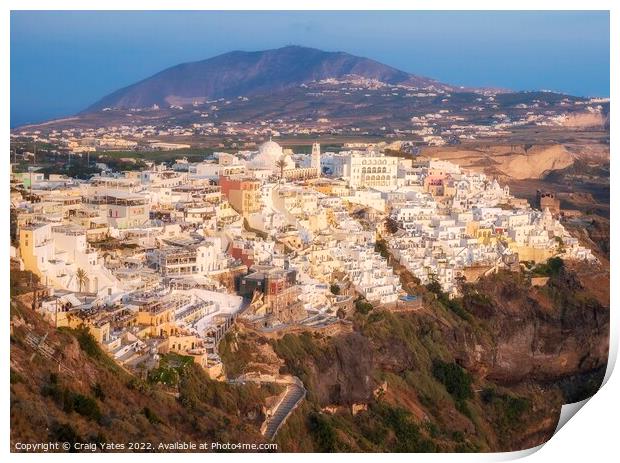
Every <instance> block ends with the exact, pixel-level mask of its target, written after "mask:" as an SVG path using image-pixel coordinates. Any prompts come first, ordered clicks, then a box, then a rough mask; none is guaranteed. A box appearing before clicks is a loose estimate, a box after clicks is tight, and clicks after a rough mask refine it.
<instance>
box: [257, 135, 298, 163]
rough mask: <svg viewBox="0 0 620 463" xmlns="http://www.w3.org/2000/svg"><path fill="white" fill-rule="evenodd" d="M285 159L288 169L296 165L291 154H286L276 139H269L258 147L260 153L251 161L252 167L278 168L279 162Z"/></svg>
mask: <svg viewBox="0 0 620 463" xmlns="http://www.w3.org/2000/svg"><path fill="white" fill-rule="evenodd" d="M281 159H283V160H284V161H285V162H286V167H285V168H286V169H291V168H293V167H295V163H294V162H293V161H292V160H291V158H290V156H287V155H285V154H284V151H283V150H282V147H281V146H280V145H279V144H278V143H276V142H275V141H272V140H269V141H266V142H265V143H263V144H262V145H260V146H259V147H258V153H256V155H255V156H254V157H253V158H252V160H251V161H250V167H252V168H254V169H268V170H277V169H278V167H277V163H278V161H280V160H281Z"/></svg>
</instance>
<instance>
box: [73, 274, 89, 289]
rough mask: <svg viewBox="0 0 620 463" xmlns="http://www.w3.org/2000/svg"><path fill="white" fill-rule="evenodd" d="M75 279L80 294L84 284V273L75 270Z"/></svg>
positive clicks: (85, 277)
mask: <svg viewBox="0 0 620 463" xmlns="http://www.w3.org/2000/svg"><path fill="white" fill-rule="evenodd" d="M75 277H76V278H77V281H78V284H79V285H80V293H81V292H82V286H84V283H86V279H87V276H86V272H85V271H84V270H83V269H81V268H79V269H77V272H75Z"/></svg>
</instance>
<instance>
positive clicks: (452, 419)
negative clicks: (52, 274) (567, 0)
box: [11, 265, 609, 452]
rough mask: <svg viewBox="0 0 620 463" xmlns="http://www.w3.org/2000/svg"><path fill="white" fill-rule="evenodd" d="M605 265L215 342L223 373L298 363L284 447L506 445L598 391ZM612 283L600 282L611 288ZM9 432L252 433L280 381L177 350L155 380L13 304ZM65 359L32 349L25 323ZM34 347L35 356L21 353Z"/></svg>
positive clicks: (534, 438)
mask: <svg viewBox="0 0 620 463" xmlns="http://www.w3.org/2000/svg"><path fill="white" fill-rule="evenodd" d="M606 279H608V274H607V273H606V271H605V270H602V269H600V268H585V267H582V266H575V267H573V268H568V267H567V266H565V265H562V266H560V267H558V268H554V269H551V270H550V272H549V280H548V281H547V282H546V284H545V285H543V286H531V285H530V282H529V281H528V279H527V278H525V277H524V276H522V275H521V274H518V273H499V274H497V275H491V276H489V277H486V278H484V279H483V280H481V281H480V282H479V283H476V284H473V285H467V286H465V287H464V296H463V297H462V298H460V299H453V300H450V299H448V298H446V297H445V295H443V294H442V293H441V292H440V291H438V290H437V288H434V287H429V288H428V289H424V288H418V289H419V291H420V294H421V295H422V296H423V297H424V300H425V304H424V306H423V308H422V309H419V310H418V311H415V312H400V313H394V312H390V311H384V310H379V309H373V310H372V311H370V313H368V314H359V313H356V314H354V315H353V317H352V322H353V323H354V330H353V332H349V333H344V334H340V335H336V336H332V337H327V336H324V335H321V334H317V333H314V334H311V333H303V334H287V335H285V336H283V337H282V338H280V339H268V338H265V337H263V336H261V335H260V334H258V333H256V332H253V331H250V330H249V329H247V328H244V327H243V326H242V325H239V326H237V328H236V329H235V330H233V331H231V332H230V333H229V334H228V335H227V336H226V337H225V339H224V340H223V342H222V344H221V345H220V353H221V355H222V358H223V359H224V362H225V365H226V370H227V372H228V373H229V375H230V376H237V375H239V374H241V373H245V372H256V371H261V372H265V373H272V374H275V373H278V372H280V373H287V374H294V375H296V376H298V377H299V378H300V379H301V380H302V381H303V382H304V384H305V387H306V389H307V390H308V395H307V398H306V400H305V401H304V402H303V403H302V405H301V406H300V407H299V408H298V409H296V410H295V412H294V413H293V414H292V415H291V417H290V418H289V419H288V420H287V421H286V423H285V424H284V426H283V427H282V428H281V430H280V431H279V433H278V435H277V436H276V442H277V443H278V444H279V449H280V450H281V451H381V452H383V451H415V452H423V451H508V450H517V449H524V448H529V447H532V446H535V445H538V444H540V443H542V442H544V441H545V440H547V439H548V438H549V437H550V436H551V435H552V433H553V431H554V429H555V426H556V424H557V420H558V418H559V413H560V408H561V406H562V404H564V403H567V402H575V401H578V400H582V399H584V398H586V397H588V396H589V395H591V394H593V393H595V392H596V390H597V389H598V387H599V385H600V382H601V380H602V377H603V375H604V371H605V366H606V362H607V350H608V333H609V293H608V285H607V287H605V285H602V284H600V283H601V282H603V281H605V280H606ZM605 288H607V291H605ZM11 315H12V320H13V322H14V325H13V331H12V336H11V440H12V441H13V442H16V441H21V442H29V441H33V442H34V441H39V440H40V438H41V432H42V431H41V430H45V431H44V432H45V433H47V436H46V438H49V439H51V440H67V441H74V442H113V441H118V442H121V441H127V440H131V439H133V440H137V441H141V442H144V441H150V442H153V443H159V442H171V441H174V440H179V439H180V440H188V441H189V440H193V441H204V440H207V441H212V440H218V441H231V442H260V441H261V440H262V437H261V436H260V434H259V432H258V430H259V428H260V424H261V422H262V420H263V418H264V415H263V406H264V405H265V403H267V402H268V400H269V397H273V396H276V395H277V394H278V393H279V392H281V391H276V390H272V389H271V388H269V387H265V386H263V387H258V386H254V385H247V386H239V385H229V384H226V383H219V382H214V381H210V380H209V379H208V378H207V377H206V376H205V375H204V373H203V372H202V370H201V369H200V368H199V367H197V366H194V365H191V364H184V363H183V359H178V358H176V359H175V358H172V359H166V362H164V364H163V365H162V366H161V367H160V368H161V371H159V372H158V375H157V377H162V378H168V379H166V382H167V383H169V384H168V385H166V386H164V385H161V384H158V381H153V380H152V379H153V376H151V377H148V378H144V379H139V378H136V377H133V376H131V375H129V374H128V373H126V372H125V371H123V370H122V369H120V368H119V367H118V366H116V365H115V364H114V362H113V361H112V360H111V359H109V358H108V357H107V356H106V355H105V354H104V353H103V352H102V351H101V350H100V349H99V347H98V346H97V345H96V344H95V343H94V341H93V340H92V338H91V337H90V336H88V335H86V334H85V332H82V331H79V330H78V331H65V330H51V329H50V328H49V326H48V325H46V324H45V323H44V322H43V321H42V320H40V319H39V318H38V316H36V315H35V314H34V313H33V312H32V311H31V310H30V309H29V308H27V307H25V306H23V305H21V304H19V303H14V304H13V305H12V308H11ZM46 332H49V335H48V338H47V340H46V343H47V344H48V345H49V346H51V347H52V348H53V349H54V351H55V354H54V355H55V358H57V359H58V360H60V362H61V363H62V365H63V368H62V369H61V370H59V368H58V365H57V364H56V363H55V362H52V361H49V360H48V359H46V358H43V357H42V356H41V355H38V354H37V355H35V356H34V357H32V354H33V349H32V348H31V347H30V346H29V345H28V343H27V342H26V338H27V336H28V334H29V333H36V334H38V335H43V334H44V333H46ZM31 357H32V358H31Z"/></svg>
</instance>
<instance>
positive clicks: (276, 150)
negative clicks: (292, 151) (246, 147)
mask: <svg viewBox="0 0 620 463" xmlns="http://www.w3.org/2000/svg"><path fill="white" fill-rule="evenodd" d="M258 152H259V154H262V155H263V156H267V157H270V158H273V159H280V158H281V157H282V154H284V153H283V151H282V147H281V146H280V145H278V144H277V143H276V142H275V141H271V140H269V141H266V142H265V143H263V144H262V145H260V146H259V147H258Z"/></svg>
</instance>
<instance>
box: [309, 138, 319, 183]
mask: <svg viewBox="0 0 620 463" xmlns="http://www.w3.org/2000/svg"><path fill="white" fill-rule="evenodd" d="M310 167H311V168H313V169H316V176H317V177H320V176H321V144H320V143H313V144H312V157H311V158H310Z"/></svg>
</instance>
